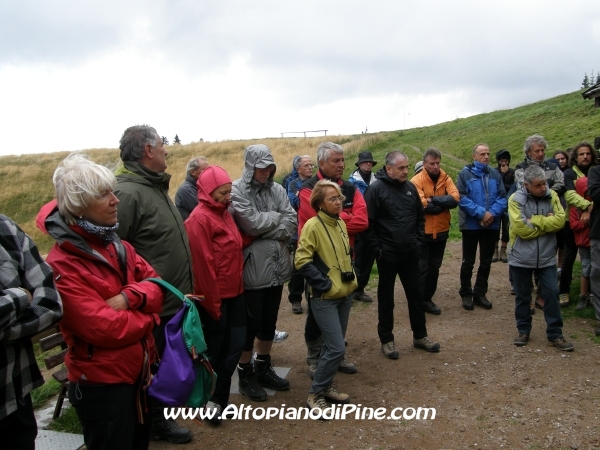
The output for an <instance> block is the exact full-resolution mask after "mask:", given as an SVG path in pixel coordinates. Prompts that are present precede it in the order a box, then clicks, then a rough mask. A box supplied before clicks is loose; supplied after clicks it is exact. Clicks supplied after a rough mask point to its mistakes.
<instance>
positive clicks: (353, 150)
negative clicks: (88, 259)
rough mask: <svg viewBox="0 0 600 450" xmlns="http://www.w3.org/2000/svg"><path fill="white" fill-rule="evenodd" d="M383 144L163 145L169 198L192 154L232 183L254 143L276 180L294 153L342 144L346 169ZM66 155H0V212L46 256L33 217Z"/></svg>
mask: <svg viewBox="0 0 600 450" xmlns="http://www.w3.org/2000/svg"><path fill="white" fill-rule="evenodd" d="M380 140H381V135H356V136H327V137H324V136H320V137H310V138H286V139H275V138H274V139H262V140H243V141H223V142H194V143H191V144H187V145H170V146H168V147H167V150H168V153H169V154H168V157H167V163H168V165H169V167H168V169H167V172H169V173H170V174H171V175H172V179H171V189H170V195H171V197H174V196H175V192H176V191H177V188H178V187H179V185H180V184H181V183H182V182H183V180H184V179H185V167H186V164H187V162H188V161H189V160H190V159H191V158H192V157H193V156H199V155H203V156H206V157H207V158H208V160H209V162H210V163H211V164H216V165H219V166H221V167H223V168H224V169H225V170H226V171H227V172H228V173H229V175H230V176H231V178H232V179H236V178H239V177H240V176H241V174H242V169H243V167H244V149H245V148H246V147H248V146H249V145H252V144H260V143H262V144H266V145H267V146H268V147H269V148H270V149H271V151H272V153H273V156H274V158H275V162H276V163H277V168H278V170H277V175H276V177H277V178H278V179H281V178H282V177H283V176H284V175H285V174H286V173H288V172H289V171H290V169H291V166H292V161H293V159H294V156H296V155H304V154H308V155H311V156H313V158H316V150H317V147H318V146H319V144H320V143H322V142H326V141H330V142H335V143H337V144H340V145H343V146H344V149H345V150H346V158H347V160H348V162H349V163H348V164H347V167H348V170H349V169H350V168H351V166H352V167H353V164H352V162H353V161H354V160H355V159H356V154H358V152H360V151H361V150H363V149H365V148H368V146H369V145H373V144H375V143H377V142H379V141H380ZM82 152H83V153H85V154H87V155H89V156H90V158H91V159H92V160H93V161H95V162H97V163H99V164H103V165H105V166H107V167H110V168H111V169H114V168H116V167H117V166H118V164H119V163H120V158H119V151H118V149H106V148H103V149H89V150H82ZM67 155H68V152H57V153H44V154H31V155H22V156H5V157H0V178H1V179H2V180H3V181H4V186H3V189H2V191H1V192H0V212H1V213H2V214H5V215H7V216H8V217H10V218H12V219H13V220H14V221H15V222H17V223H18V224H19V225H20V226H21V228H23V230H24V231H25V232H26V233H27V234H29V235H30V236H31V237H32V239H33V240H34V241H35V242H36V243H37V245H38V247H39V248H40V251H41V252H42V253H46V252H48V250H49V249H50V247H51V246H52V244H53V240H52V239H51V238H50V237H48V236H47V235H44V234H43V233H42V232H41V231H39V230H38V229H37V227H36V225H35V217H36V215H37V213H38V211H39V209H40V207H41V206H42V205H44V204H45V203H47V202H48V201H50V200H52V198H54V188H53V186H52V174H53V173H54V170H55V169H56V167H57V166H58V164H59V163H60V162H61V161H62V160H63V159H64V158H65V157H66V156H67Z"/></svg>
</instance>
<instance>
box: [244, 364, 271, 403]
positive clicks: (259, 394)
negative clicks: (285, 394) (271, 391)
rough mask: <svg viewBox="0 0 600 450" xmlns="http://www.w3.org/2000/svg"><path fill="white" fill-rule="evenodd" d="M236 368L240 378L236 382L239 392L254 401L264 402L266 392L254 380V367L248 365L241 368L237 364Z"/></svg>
mask: <svg viewBox="0 0 600 450" xmlns="http://www.w3.org/2000/svg"><path fill="white" fill-rule="evenodd" d="M237 370H238V377H239V379H240V381H239V383H238V388H239V390H240V393H241V394H243V395H245V396H246V397H248V398H249V399H250V400H253V401H255V402H264V401H265V400H266V399H267V393H266V391H265V390H264V389H263V388H262V387H261V386H260V385H259V384H258V382H257V381H256V374H255V373H254V368H253V367H252V366H250V367H249V368H248V369H242V368H241V367H240V366H239V365H238V368H237Z"/></svg>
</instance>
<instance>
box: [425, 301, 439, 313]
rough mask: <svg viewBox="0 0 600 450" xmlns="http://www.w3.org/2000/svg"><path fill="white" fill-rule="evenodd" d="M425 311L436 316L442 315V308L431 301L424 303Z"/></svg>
mask: <svg viewBox="0 0 600 450" xmlns="http://www.w3.org/2000/svg"><path fill="white" fill-rule="evenodd" d="M423 309H424V310H425V312H426V313H429V314H435V315H436V316H439V315H440V314H441V313H442V310H441V309H440V307H439V306H438V305H436V304H435V303H433V302H432V301H431V300H429V301H427V302H423Z"/></svg>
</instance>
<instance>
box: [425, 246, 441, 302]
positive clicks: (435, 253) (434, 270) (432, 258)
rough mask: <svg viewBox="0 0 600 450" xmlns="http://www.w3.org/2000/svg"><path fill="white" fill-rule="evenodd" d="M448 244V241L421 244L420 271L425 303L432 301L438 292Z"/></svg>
mask: <svg viewBox="0 0 600 450" xmlns="http://www.w3.org/2000/svg"><path fill="white" fill-rule="evenodd" d="M446 242H447V240H446V239H442V240H431V241H428V240H425V241H423V242H422V244H421V252H420V255H419V270H420V271H421V285H422V286H423V301H426V302H428V301H431V299H432V298H433V295H434V294H435V291H436V290H437V283H438V278H439V276H440V267H441V266H442V261H443V260H444V251H445V250H446Z"/></svg>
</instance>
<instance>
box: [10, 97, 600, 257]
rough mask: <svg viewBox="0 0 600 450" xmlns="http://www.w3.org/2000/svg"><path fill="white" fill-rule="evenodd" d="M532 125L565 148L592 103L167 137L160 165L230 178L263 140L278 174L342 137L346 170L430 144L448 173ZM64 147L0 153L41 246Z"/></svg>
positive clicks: (590, 120)
mask: <svg viewBox="0 0 600 450" xmlns="http://www.w3.org/2000/svg"><path fill="white" fill-rule="evenodd" d="M156 125H157V126H158V125H159V124H156ZM159 131H160V127H159ZM534 133H540V134H542V135H544V136H545V137H546V139H547V140H548V142H549V145H550V148H549V152H548V153H547V154H551V153H552V152H553V151H554V150H561V149H566V148H568V147H570V146H572V145H574V144H576V143H577V142H579V141H581V140H590V141H593V139H594V137H595V136H598V135H600V109H595V108H594V106H593V102H590V101H583V100H582V98H581V95H580V91H577V92H573V93H570V94H565V95H561V96H558V97H555V98H552V99H549V100H544V101H540V102H537V103H533V104H531V105H526V106H521V107H519V108H515V109H510V110H503V111H495V112H491V113H486V114H479V115H477V116H473V117H469V118H467V119H456V120H453V121H451V122H445V123H442V124H438V125H434V126H431V127H422V128H414V129H410V130H404V131H390V132H382V133H375V134H367V135H363V134H361V135H353V136H327V137H326V138H325V137H312V138H287V139H263V140H244V141H224V142H215V143H211V142H197V143H192V144H188V145H171V146H169V147H168V151H169V156H168V158H167V162H168V164H169V168H168V169H167V171H168V172H169V173H171V174H172V175H173V178H172V180H171V195H172V196H174V195H175V191H176V189H177V187H178V186H179V185H180V184H181V182H182V181H183V179H184V177H185V173H184V172H185V165H186V163H187V161H188V160H189V159H190V158H191V157H192V156H194V155H204V156H206V157H208V159H209V161H210V162H211V163H212V164H218V165H221V166H222V167H224V168H225V169H226V170H227V171H228V172H229V174H230V175H231V177H232V178H234V179H235V178H237V177H239V176H240V174H241V171H242V167H243V151H244V148H246V147H247V146H248V145H250V144H254V143H265V144H266V145H268V146H269V147H270V148H271V150H272V152H273V155H274V157H275V161H276V162H277V165H278V173H277V178H281V176H283V175H284V174H285V173H287V172H288V171H289V170H290V167H291V164H292V159H293V157H294V156H295V155H302V154H309V155H312V156H313V157H314V155H315V152H316V148H317V146H318V145H319V143H321V142H323V141H325V140H329V141H332V142H336V143H338V144H341V145H343V146H344V149H345V150H346V152H347V155H346V161H347V164H346V176H348V175H349V174H350V172H351V171H352V170H354V168H355V167H354V161H356V155H357V154H358V153H359V152H360V151H362V150H370V151H372V152H373V155H374V157H375V159H376V160H377V161H379V164H378V166H377V167H376V169H378V168H379V167H381V166H382V165H383V161H384V155H385V154H386V153H387V152H388V151H390V150H402V151H404V152H405V153H406V154H407V155H408V156H409V158H410V161H411V163H414V162H416V161H417V160H418V159H420V156H421V155H422V153H423V151H424V150H425V149H427V148H428V147H437V148H439V149H440V150H441V151H442V152H443V154H444V157H443V159H442V167H443V168H444V170H446V171H447V172H448V173H449V174H450V175H451V176H452V177H453V178H456V174H457V172H458V171H459V170H460V169H461V168H462V167H463V166H464V164H465V163H467V162H469V161H471V149H472V148H473V146H474V145H475V144H476V143H478V142H486V143H487V144H488V145H489V146H490V149H491V151H492V153H495V152H496V151H497V150H499V149H501V148H506V149H507V150H509V151H510V152H511V154H512V157H513V161H512V165H513V166H514V164H515V163H516V162H518V161H520V160H521V159H522V158H523V142H524V141H525V138H527V136H529V135H531V134H534ZM118 139H119V136H115V144H116V143H117V141H118ZM84 153H87V154H88V155H90V157H91V158H92V159H93V160H94V161H96V162H98V163H101V164H106V165H108V166H109V167H116V165H117V164H118V163H119V154H118V150H117V149H93V150H85V151H84ZM66 155H67V153H66V152H60V153H51V154H39V155H24V156H6V157H0V176H1V179H2V180H3V188H2V192H1V193H0V212H1V213H2V214H5V215H7V216H9V217H11V218H13V219H14V220H15V221H16V222H17V223H19V224H20V225H21V226H22V228H23V229H24V230H25V231H26V232H27V233H28V234H30V235H31V236H32V237H33V239H34V240H35V241H36V242H37V243H38V245H39V247H40V249H41V250H42V252H47V251H48V250H49V248H50V246H51V245H52V240H51V239H49V238H48V237H47V236H44V235H42V233H41V232H39V231H38V230H37V228H36V227H35V215H36V214H37V211H38V210H39V208H40V206H41V205H43V204H44V203H45V202H47V201H49V200H51V199H52V198H53V188H52V173H53V171H54V169H55V168H56V166H57V165H58V163H59V162H60V161H61V160H62V159H63V158H64V157H65V156H66Z"/></svg>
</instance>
